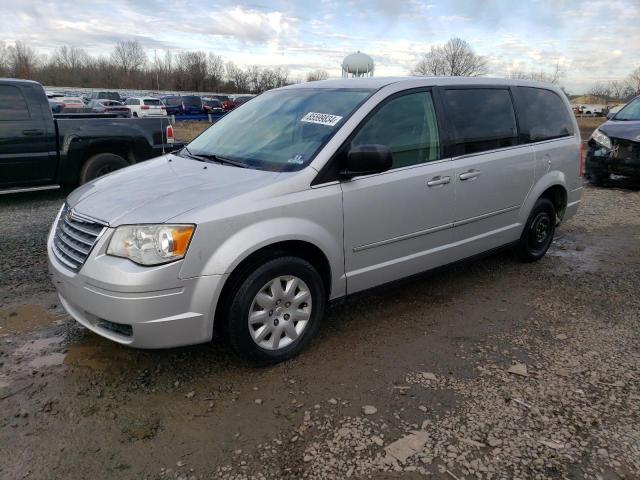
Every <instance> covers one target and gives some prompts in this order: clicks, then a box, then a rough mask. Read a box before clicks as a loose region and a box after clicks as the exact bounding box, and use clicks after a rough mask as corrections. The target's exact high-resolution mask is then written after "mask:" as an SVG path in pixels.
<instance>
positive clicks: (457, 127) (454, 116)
mask: <svg viewBox="0 0 640 480" xmlns="http://www.w3.org/2000/svg"><path fill="white" fill-rule="evenodd" d="M444 103H445V110H446V112H447V117H448V119H449V123H450V125H451V134H452V137H453V138H452V141H453V152H452V154H453V155H454V156H458V155H465V154H469V153H478V152H484V151H486V150H494V149H496V148H503V147H509V146H511V145H516V144H517V142H518V138H517V132H518V129H517V126H516V117H515V113H514V111H513V104H512V102H511V95H510V93H509V90H507V89H498V88H495V89H494V88H470V89H448V90H445V91H444Z"/></svg>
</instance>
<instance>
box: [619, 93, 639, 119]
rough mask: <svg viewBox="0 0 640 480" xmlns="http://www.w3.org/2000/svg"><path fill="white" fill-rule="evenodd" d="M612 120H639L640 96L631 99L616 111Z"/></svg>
mask: <svg viewBox="0 0 640 480" xmlns="http://www.w3.org/2000/svg"><path fill="white" fill-rule="evenodd" d="M613 119H614V120H640V97H638V98H635V99H634V100H631V101H630V102H629V103H627V105H625V106H624V108H623V109H622V110H620V111H619V112H618V113H616V116H615V117H613Z"/></svg>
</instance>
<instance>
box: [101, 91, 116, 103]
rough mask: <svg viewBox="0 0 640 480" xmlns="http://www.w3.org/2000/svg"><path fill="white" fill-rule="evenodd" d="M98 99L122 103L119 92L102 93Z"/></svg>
mask: <svg viewBox="0 0 640 480" xmlns="http://www.w3.org/2000/svg"><path fill="white" fill-rule="evenodd" d="M98 98H104V99H107V100H116V101H118V102H119V101H120V94H119V93H118V92H100V94H99V96H98Z"/></svg>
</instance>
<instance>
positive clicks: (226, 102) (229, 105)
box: [211, 95, 236, 112]
mask: <svg viewBox="0 0 640 480" xmlns="http://www.w3.org/2000/svg"><path fill="white" fill-rule="evenodd" d="M211 98H215V99H216V100H220V101H221V102H222V108H223V110H224V111H225V112H229V111H231V110H233V109H234V108H236V104H235V103H234V101H233V100H231V97H230V96H229V95H212V96H211Z"/></svg>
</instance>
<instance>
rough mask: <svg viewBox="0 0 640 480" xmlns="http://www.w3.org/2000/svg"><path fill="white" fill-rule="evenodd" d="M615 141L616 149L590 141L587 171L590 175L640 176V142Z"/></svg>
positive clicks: (586, 158) (586, 163) (586, 164)
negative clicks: (623, 142) (622, 142)
mask: <svg viewBox="0 0 640 480" xmlns="http://www.w3.org/2000/svg"><path fill="white" fill-rule="evenodd" d="M613 141H614V149H613V150H610V149H608V148H605V147H602V146H600V145H597V144H595V143H594V142H593V141H590V142H589V148H588V149H587V155H586V157H585V173H586V174H587V176H588V175H590V174H594V175H608V174H610V173H613V174H616V175H625V176H630V177H639V176H640V153H639V152H640V144H635V145H633V144H632V142H626V143H625V144H621V142H617V141H616V140H615V139H614V140H613Z"/></svg>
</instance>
